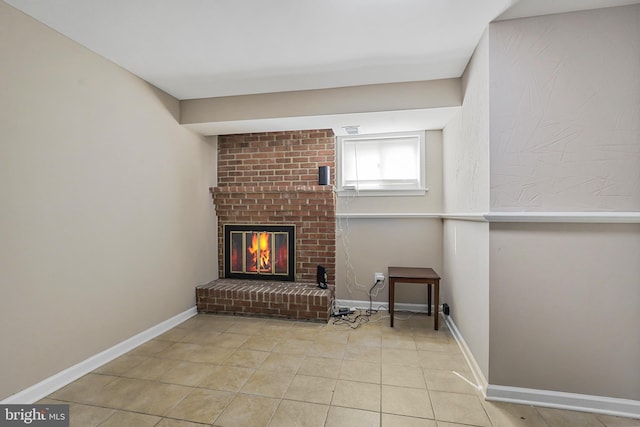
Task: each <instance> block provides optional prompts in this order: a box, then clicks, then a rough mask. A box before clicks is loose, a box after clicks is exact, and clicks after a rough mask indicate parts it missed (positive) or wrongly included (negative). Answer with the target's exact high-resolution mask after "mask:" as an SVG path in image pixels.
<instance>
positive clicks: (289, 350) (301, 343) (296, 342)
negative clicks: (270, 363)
mask: <svg viewBox="0 0 640 427" xmlns="http://www.w3.org/2000/svg"><path fill="white" fill-rule="evenodd" d="M312 345H313V341H310V340H303V339H300V338H291V337H286V338H280V340H279V341H278V343H277V344H276V346H275V347H274V348H273V350H272V351H273V352H274V353H281V354H297V355H302V356H303V355H306V354H307V353H308V352H309V350H310V349H311V346H312Z"/></svg>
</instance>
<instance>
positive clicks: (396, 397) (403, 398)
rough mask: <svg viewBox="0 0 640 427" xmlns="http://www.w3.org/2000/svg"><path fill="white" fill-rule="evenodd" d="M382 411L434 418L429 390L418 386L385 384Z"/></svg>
mask: <svg viewBox="0 0 640 427" xmlns="http://www.w3.org/2000/svg"><path fill="white" fill-rule="evenodd" d="M382 412H385V413H388V414H396V415H407V416H409V417H418V418H430V419H433V418H434V416H433V410H432V408H431V401H430V400H429V394H428V393H427V390H426V389H418V388H408V387H396V386H390V385H383V386H382Z"/></svg>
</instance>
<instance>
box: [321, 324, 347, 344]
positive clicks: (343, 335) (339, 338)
mask: <svg viewBox="0 0 640 427" xmlns="http://www.w3.org/2000/svg"><path fill="white" fill-rule="evenodd" d="M350 329H351V328H349V330H339V329H335V328H333V327H331V328H327V329H324V330H322V331H320V332H318V334H317V335H316V341H317V342H329V343H334V344H347V343H348V342H349V337H350V336H351V330H350Z"/></svg>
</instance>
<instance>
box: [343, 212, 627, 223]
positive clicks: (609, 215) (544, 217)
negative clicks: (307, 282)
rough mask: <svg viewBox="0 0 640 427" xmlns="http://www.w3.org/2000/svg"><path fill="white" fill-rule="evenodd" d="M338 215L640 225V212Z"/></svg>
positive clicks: (378, 213)
mask: <svg viewBox="0 0 640 427" xmlns="http://www.w3.org/2000/svg"><path fill="white" fill-rule="evenodd" d="M336 216H337V217H338V218H437V219H446V220H458V221H477V222H491V223H498V222H521V223H537V222H557V223H594V224H637V223H640V212H485V213H477V212H475V213H474V212H470V213H437V212H432V213H419V212H389V213H384V212H376V213H364V212H339V213H337V214H336Z"/></svg>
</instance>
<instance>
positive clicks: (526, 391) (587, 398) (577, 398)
mask: <svg viewBox="0 0 640 427" xmlns="http://www.w3.org/2000/svg"><path fill="white" fill-rule="evenodd" d="M486 399H487V400H490V401H496V402H510V403H519V404H524V405H535V406H545V407H549V408H556V409H565V410H571V411H583V412H592V413H597V414H606V415H615V416H620V417H630V418H640V401H638V400H628V399H617V398H612V397H605V396H592V395H587V394H577V393H565V392H560V391H551V390H537V389H531V388H521V387H507V386H501V385H493V384H489V387H488V388H487V394H486Z"/></svg>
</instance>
